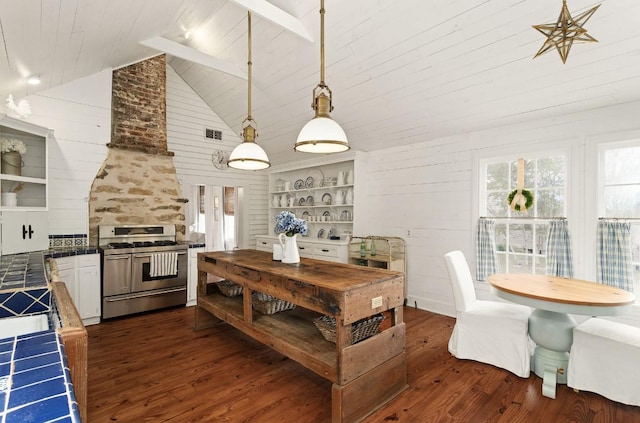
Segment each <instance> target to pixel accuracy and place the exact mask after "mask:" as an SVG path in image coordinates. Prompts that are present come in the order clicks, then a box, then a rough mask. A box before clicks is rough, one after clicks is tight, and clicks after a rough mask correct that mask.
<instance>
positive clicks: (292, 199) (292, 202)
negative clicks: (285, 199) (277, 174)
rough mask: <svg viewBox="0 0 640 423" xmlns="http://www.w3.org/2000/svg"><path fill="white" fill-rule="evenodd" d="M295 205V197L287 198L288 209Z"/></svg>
mask: <svg viewBox="0 0 640 423" xmlns="http://www.w3.org/2000/svg"><path fill="white" fill-rule="evenodd" d="M295 203H296V197H289V207H293V206H294V204H295Z"/></svg>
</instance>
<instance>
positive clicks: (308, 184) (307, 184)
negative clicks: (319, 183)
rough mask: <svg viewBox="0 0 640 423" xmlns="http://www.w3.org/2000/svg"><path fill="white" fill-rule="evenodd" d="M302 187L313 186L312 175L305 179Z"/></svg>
mask: <svg viewBox="0 0 640 423" xmlns="http://www.w3.org/2000/svg"><path fill="white" fill-rule="evenodd" d="M304 187H305V188H313V176H309V177H308V178H307V179H305V181H304Z"/></svg>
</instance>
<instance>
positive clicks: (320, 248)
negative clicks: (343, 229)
mask: <svg viewBox="0 0 640 423" xmlns="http://www.w3.org/2000/svg"><path fill="white" fill-rule="evenodd" d="M277 242H279V241H278V237H276V236H266V235H258V236H257V237H256V250H260V251H266V252H268V253H272V252H273V244H274V243H277ZM296 244H298V252H299V254H300V257H305V258H312V259H316V260H325V261H334V262H339V263H347V262H348V260H349V241H348V240H346V239H345V240H339V241H330V240H324V241H322V240H317V239H307V238H301V237H300V236H299V235H298V236H297V238H296Z"/></svg>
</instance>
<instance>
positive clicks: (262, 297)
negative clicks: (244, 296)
mask: <svg viewBox="0 0 640 423" xmlns="http://www.w3.org/2000/svg"><path fill="white" fill-rule="evenodd" d="M252 300H253V301H252V304H253V308H254V309H256V310H257V311H259V312H260V313H262V314H275V313H278V312H279V311H286V310H293V309H294V308H296V305H295V304H292V303H290V302H288V301H285V300H281V299H280V298H276V297H272V296H271V295H267V294H263V293H262V292H254V293H253V295H252Z"/></svg>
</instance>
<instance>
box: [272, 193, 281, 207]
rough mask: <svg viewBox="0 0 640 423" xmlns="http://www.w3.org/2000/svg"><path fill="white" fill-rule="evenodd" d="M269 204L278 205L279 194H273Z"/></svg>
mask: <svg viewBox="0 0 640 423" xmlns="http://www.w3.org/2000/svg"><path fill="white" fill-rule="evenodd" d="M271 205H273V207H278V206H279V205H280V196H279V195H274V196H273V200H271Z"/></svg>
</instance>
